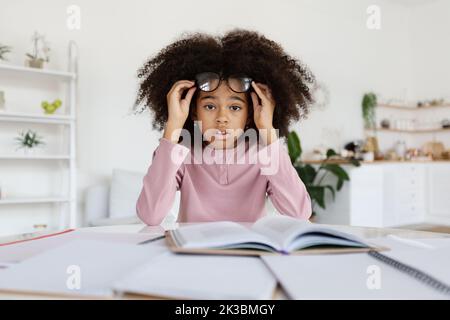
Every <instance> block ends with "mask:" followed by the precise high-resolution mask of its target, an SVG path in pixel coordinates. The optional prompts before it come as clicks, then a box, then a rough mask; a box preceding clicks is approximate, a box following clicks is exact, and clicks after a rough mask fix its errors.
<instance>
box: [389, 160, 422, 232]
mask: <svg viewBox="0 0 450 320" xmlns="http://www.w3.org/2000/svg"><path fill="white" fill-rule="evenodd" d="M426 170H427V167H426V165H424V164H389V165H384V166H383V179H384V190H383V193H384V210H383V226H396V225H405V224H415V223H420V222H422V221H423V220H424V217H425V211H426V206H425V190H426V179H425V176H426Z"/></svg>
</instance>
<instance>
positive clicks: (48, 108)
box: [41, 99, 62, 114]
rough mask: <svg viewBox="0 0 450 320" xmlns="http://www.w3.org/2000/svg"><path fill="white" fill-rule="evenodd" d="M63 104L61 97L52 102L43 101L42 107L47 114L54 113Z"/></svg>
mask: <svg viewBox="0 0 450 320" xmlns="http://www.w3.org/2000/svg"><path fill="white" fill-rule="evenodd" d="M61 105H62V101H61V100H60V99H56V100H55V101H53V102H52V103H50V102H48V101H42V103H41V107H42V109H44V111H45V113H46V114H53V113H54V112H55V111H56V109H58V108H59V107H61Z"/></svg>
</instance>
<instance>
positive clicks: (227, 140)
mask: <svg viewBox="0 0 450 320" xmlns="http://www.w3.org/2000/svg"><path fill="white" fill-rule="evenodd" d="M198 92H199V94H198V95H197V101H196V109H195V112H194V114H193V118H194V120H197V121H200V122H201V125H200V127H201V131H202V134H203V137H204V139H205V140H206V142H207V143H208V144H209V145H210V146H212V147H214V148H216V149H225V148H233V147H234V146H235V141H236V140H237V138H239V136H240V135H241V134H242V133H243V131H244V129H245V126H246V124H247V121H248V114H249V105H248V99H247V96H246V94H245V93H236V92H234V91H232V90H231V89H230V88H229V87H228V85H227V83H226V81H222V83H221V84H220V86H219V87H218V88H217V89H216V90H214V91H211V92H204V91H200V90H199V91H198Z"/></svg>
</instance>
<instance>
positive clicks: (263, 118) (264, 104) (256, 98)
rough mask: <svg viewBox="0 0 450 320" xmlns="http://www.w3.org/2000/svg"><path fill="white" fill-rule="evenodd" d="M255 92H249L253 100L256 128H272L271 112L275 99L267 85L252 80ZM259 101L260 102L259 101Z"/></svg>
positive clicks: (273, 108)
mask: <svg viewBox="0 0 450 320" xmlns="http://www.w3.org/2000/svg"><path fill="white" fill-rule="evenodd" d="M252 87H253V89H255V92H256V93H255V92H252V93H251V96H252V101H253V115H254V120H255V125H256V127H257V128H258V129H268V130H269V129H273V124H272V121H273V112H274V110H275V100H274V99H273V97H272V93H271V92H270V89H269V87H268V86H267V85H265V84H262V83H255V82H254V81H252ZM260 101H261V102H260Z"/></svg>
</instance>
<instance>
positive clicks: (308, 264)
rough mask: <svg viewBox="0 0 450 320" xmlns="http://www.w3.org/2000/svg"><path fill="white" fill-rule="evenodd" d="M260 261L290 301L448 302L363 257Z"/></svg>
mask: <svg viewBox="0 0 450 320" xmlns="http://www.w3.org/2000/svg"><path fill="white" fill-rule="evenodd" d="M419 250H421V249H419ZM405 252H407V251H405ZM408 252H412V251H408ZM383 253H385V252H383ZM417 254H418V253H417V252H416V255H417ZM262 259H263V261H264V262H265V263H266V264H267V266H268V267H269V268H270V269H271V270H272V272H273V273H274V274H275V275H276V277H277V279H278V280H279V282H280V284H281V286H282V287H283V288H284V290H285V291H286V293H287V295H288V296H289V297H290V298H292V299H299V300H305V299H358V300H360V299H401V300H403V299H449V298H450V297H449V296H446V295H444V294H442V293H440V292H438V291H436V290H435V289H433V288H431V287H429V286H428V285H425V284H423V283H421V282H419V281H418V280H416V279H414V278H411V277H410V276H409V275H406V274H404V273H402V272H400V271H398V270H397V269H394V268H393V267H391V266H389V265H386V264H384V263H383V262H380V261H378V260H376V259H375V258H372V257H371V256H369V255H368V254H367V253H353V254H336V255H317V256H314V255H313V256H264V257H263V258H262ZM416 259H418V256H417V257H416ZM428 263H430V264H433V261H428ZM447 270H450V265H448V266H447Z"/></svg>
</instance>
